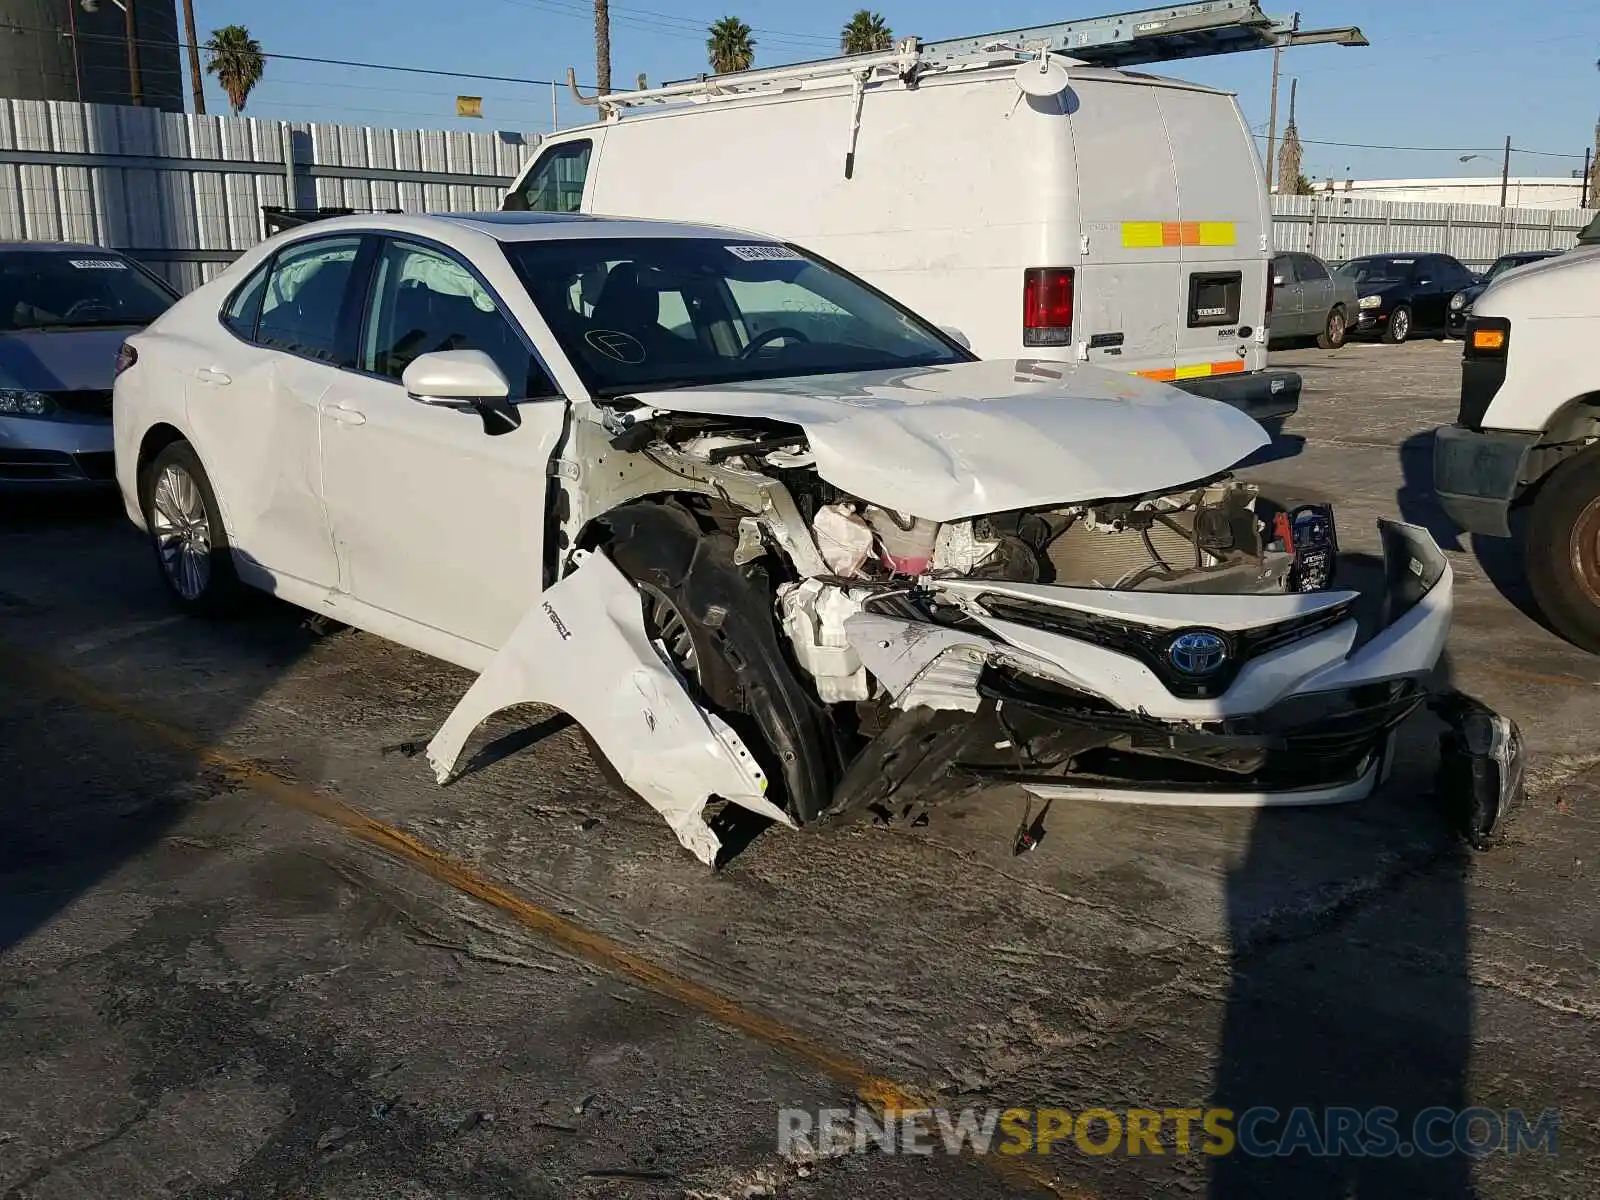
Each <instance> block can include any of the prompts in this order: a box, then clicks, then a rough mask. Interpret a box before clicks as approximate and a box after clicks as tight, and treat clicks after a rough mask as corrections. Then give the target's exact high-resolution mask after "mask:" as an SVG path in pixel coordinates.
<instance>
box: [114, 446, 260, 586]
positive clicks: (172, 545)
mask: <svg viewBox="0 0 1600 1200" xmlns="http://www.w3.org/2000/svg"><path fill="white" fill-rule="evenodd" d="M139 499H140V503H141V505H142V507H143V509H144V521H145V528H147V529H148V530H149V531H150V545H151V549H152V550H154V551H155V557H156V566H157V568H158V569H159V570H160V572H161V579H162V582H163V583H165V584H166V585H167V591H168V592H170V593H171V595H172V598H173V600H175V601H176V602H177V604H178V607H179V608H181V609H183V610H184V611H185V612H187V613H191V614H193V615H195V616H203V617H214V616H221V615H224V614H226V613H229V612H232V611H233V610H234V609H236V608H237V607H238V605H239V602H240V600H242V599H243V597H244V585H243V584H241V583H240V582H239V576H238V575H237V574H236V573H235V571H234V569H233V554H232V551H231V550H230V549H229V547H228V533H227V530H226V529H224V528H223V524H222V510H221V509H220V508H218V507H217V497H216V494H215V493H214V492H213V491H212V490H211V480H210V479H208V478H207V477H206V472H205V468H204V467H202V466H201V465H200V456H199V455H197V454H196V453H195V452H194V447H192V446H191V445H189V443H188V442H174V443H172V445H170V446H168V447H166V449H164V450H162V451H161V453H159V454H157V455H156V457H155V460H154V461H153V462H151V463H150V465H149V467H148V468H146V470H145V472H144V474H143V475H142V476H141V478H140V481H139Z"/></svg>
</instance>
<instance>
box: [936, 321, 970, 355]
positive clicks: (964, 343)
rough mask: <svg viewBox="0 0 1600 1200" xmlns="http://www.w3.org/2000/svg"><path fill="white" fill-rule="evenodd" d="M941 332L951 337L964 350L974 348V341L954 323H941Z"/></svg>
mask: <svg viewBox="0 0 1600 1200" xmlns="http://www.w3.org/2000/svg"><path fill="white" fill-rule="evenodd" d="M939 332H940V333H942V334H944V335H945V337H947V338H949V339H950V340H951V341H952V342H954V343H955V344H956V345H958V346H960V347H961V348H962V349H963V350H971V349H972V343H971V342H970V341H969V340H968V339H967V335H966V334H964V333H962V332H961V330H959V329H957V328H956V327H955V326H954V325H941V326H939Z"/></svg>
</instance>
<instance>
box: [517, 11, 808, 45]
mask: <svg viewBox="0 0 1600 1200" xmlns="http://www.w3.org/2000/svg"><path fill="white" fill-rule="evenodd" d="M501 2H502V3H504V4H509V5H511V6H512V7H513V8H524V9H529V10H534V9H537V10H541V11H545V12H550V13H553V14H556V15H559V16H564V17H571V18H573V19H574V20H584V21H592V20H593V19H594V10H593V9H592V8H590V7H589V6H588V5H586V4H580V3H571V2H563V0H501ZM610 11H611V23H612V24H613V25H620V26H622V27H623V28H625V29H627V28H632V29H640V30H644V31H646V32H650V33H660V34H664V35H665V36H667V37H676V38H682V39H684V40H689V41H701V40H703V39H704V38H705V36H706V33H707V26H706V25H705V24H702V23H701V22H700V21H699V20H697V19H696V18H693V17H682V16H677V15H674V14H671V13H662V12H655V11H652V10H650V9H638V8H621V7H618V6H615V5H613V6H612V8H611V10H610ZM634 14H638V15H634ZM750 32H751V33H755V34H760V35H761V36H760V38H759V39H757V40H758V44H761V45H771V46H775V47H776V48H778V49H784V48H789V49H800V50H806V51H812V50H814V49H815V48H816V47H818V46H824V45H833V44H834V43H835V41H836V39H834V38H831V37H825V36H823V35H821V34H810V33H788V32H785V31H784V30H780V29H766V28H762V27H752V28H751V30H750Z"/></svg>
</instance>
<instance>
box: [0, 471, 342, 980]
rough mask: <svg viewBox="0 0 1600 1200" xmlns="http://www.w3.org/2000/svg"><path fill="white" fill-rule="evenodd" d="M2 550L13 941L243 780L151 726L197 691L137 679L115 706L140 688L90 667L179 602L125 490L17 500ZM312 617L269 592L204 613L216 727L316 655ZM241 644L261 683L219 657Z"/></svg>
mask: <svg viewBox="0 0 1600 1200" xmlns="http://www.w3.org/2000/svg"><path fill="white" fill-rule="evenodd" d="M0 558H3V559H4V560H5V563H6V566H7V571H6V582H5V583H3V584H0V781H3V784H0V792H3V797H4V798H3V800H0V954H4V953H5V952H6V951H7V950H9V949H10V948H11V947H13V946H15V945H17V944H18V943H20V942H21V941H22V940H24V939H25V938H27V937H29V936H30V935H31V934H33V933H34V932H35V931H37V930H38V929H40V928H41V927H42V926H43V925H45V924H46V923H47V922H49V921H50V920H52V919H53V918H54V917H55V916H56V915H57V914H59V913H61V912H62V911H63V910H64V909H66V908H67V907H68V906H70V905H71V904H72V903H73V901H74V900H75V899H76V898H77V897H78V896H80V895H82V894H83V893H85V892H86V891H88V890H89V889H90V888H92V887H93V886H94V885H95V884H96V883H97V882H98V881H100V880H102V879H103V878H105V877H106V876H108V875H110V874H112V873H114V872H115V871H117V870H118V869H119V868H121V867H122V866H124V865H125V864H127V863H129V862H131V861H132V860H134V859H136V858H138V857H139V856H140V855H142V854H144V853H145V852H146V851H147V850H148V849H150V848H151V847H152V846H154V845H155V844H156V843H158V842H159V841H160V840H161V839H162V838H163V837H165V836H166V835H167V834H168V833H169V831H170V830H171V828H172V827H173V825H174V824H175V823H176V822H177V821H178V820H179V819H180V817H181V816H182V815H183V814H184V812H185V811H186V810H187V809H188V808H189V807H190V805H192V804H194V803H196V802H200V801H203V800H204V799H206V798H207V796H208V795H210V794H215V793H216V792H218V791H221V790H225V789H228V788H230V787H231V785H230V784H229V783H228V782H227V781H226V780H224V779H221V778H212V777H211V774H212V773H211V772H209V771H208V770H207V769H206V768H205V767H204V765H203V763H202V762H201V761H200V760H199V746H198V744H196V745H194V746H188V747H185V746H181V745H170V744H161V743H160V742H159V741H153V740H152V739H151V738H150V736H149V733H148V731H147V730H145V729H141V728H139V727H138V720H139V718H141V717H142V718H147V719H151V720H155V721H161V720H163V719H169V713H168V712H166V711H163V709H164V706H165V705H166V704H167V703H168V702H172V703H177V702H179V701H181V700H182V697H177V696H165V697H161V696H151V695H150V694H149V693H147V692H144V691H143V689H142V687H141V684H144V683H145V682H146V681H144V680H142V679H140V678H138V677H136V676H133V677H130V678H128V679H126V680H122V681H119V682H118V683H117V684H115V685H111V686H108V687H107V691H108V692H114V693H116V697H117V698H116V699H111V700H109V701H108V703H109V704H110V705H117V704H118V703H119V702H120V701H121V700H122V699H124V698H125V699H126V703H125V705H124V706H123V710H122V711H119V712H116V713H113V712H110V711H106V706H103V705H97V704H96V703H95V697H92V696H90V695H88V694H87V693H88V691H90V690H92V689H93V686H94V685H90V684H87V683H85V682H83V679H84V677H85V676H91V675H93V674H94V673H95V672H96V670H97V669H100V668H102V667H103V666H104V665H105V663H106V662H107V661H108V660H110V659H112V658H114V657H115V656H117V655H118V654H120V653H122V652H123V650H124V648H125V647H126V646H128V645H132V644H136V639H137V637H138V635H139V632H140V631H141V630H142V629H145V628H147V627H148V626H150V625H151V624H152V623H154V622H161V621H163V620H165V619H169V618H174V617H175V616H176V613H177V610H176V609H175V607H174V606H172V605H171V603H170V602H169V601H168V598H167V595H166V592H165V590H164V588H163V586H162V584H161V581H160V579H159V576H158V573H157V567H156V565H155V564H154V562H153V561H152V558H151V553H150V551H149V549H148V546H147V545H146V544H145V543H144V542H143V539H142V535H139V534H137V532H136V531H134V530H133V529H132V528H131V527H130V526H128V525H127V524H126V518H125V517H124V516H123V514H122V510H121V504H120V501H119V500H118V499H117V498H116V497H115V496H114V495H112V496H106V495H100V494H90V495H72V496H65V495H63V496H25V497H24V496H12V497H10V498H9V499H8V501H7V503H6V505H5V506H4V508H3V510H0ZM33 564H38V565H37V566H35V565H33ZM64 567H65V568H66V570H68V571H70V572H71V574H70V576H68V577H69V578H70V579H71V584H70V586H69V587H68V588H62V587H61V580H62V578H63V576H64V574H65V571H64ZM34 574H37V576H38V578H39V580H40V583H39V585H38V586H37V587H33V586H30V584H31V583H32V578H31V577H32V576H33V575H34ZM8 589H15V590H8ZM303 617H304V614H303V613H300V612H299V611H298V610H295V609H291V608H289V607H288V606H286V605H281V604H276V603H274V602H272V601H270V600H263V601H261V602H259V603H257V604H253V605H251V606H250V608H249V610H248V611H247V614H246V616H245V617H244V618H243V619H241V620H239V621H237V622H228V621H219V622H198V621H197V622H193V626H194V631H193V637H194V640H195V642H196V643H198V645H197V649H198V650H199V654H198V655H197V658H198V659H200V660H201V665H199V666H197V668H196V670H195V672H194V674H193V676H192V679H193V683H194V686H195V687H197V688H201V689H204V692H205V695H206V707H205V722H204V723H205V732H206V734H212V733H215V734H220V733H222V732H224V731H226V730H227V729H228V728H229V727H230V726H231V725H232V724H233V723H234V721H235V720H236V719H237V718H238V717H239V716H240V715H241V714H242V713H243V711H245V710H246V709H247V708H248V707H249V706H250V705H251V704H253V703H254V702H255V701H256V700H257V699H258V698H259V697H260V694H261V693H262V691H263V690H264V689H265V686H266V683H265V681H267V680H271V679H273V678H276V677H277V676H278V675H279V674H281V673H282V672H283V671H284V670H286V669H288V667H289V666H290V665H291V664H292V663H293V662H294V661H295V660H296V659H297V658H299V657H300V656H301V654H303V653H304V652H305V650H306V648H307V646H308V645H309V644H310V643H311V642H312V641H313V640H314V638H315V635H313V634H312V633H310V632H309V631H307V630H306V629H305V628H304V626H303ZM241 656H242V657H248V658H251V659H253V660H255V662H257V663H259V664H261V665H262V666H263V667H265V668H266V669H265V671H264V672H261V673H253V674H251V675H250V676H249V678H250V679H253V680H255V685H254V686H249V685H246V686H242V687H241V686H239V683H238V679H237V678H236V677H232V676H229V677H217V676H216V675H215V674H214V672H213V671H212V670H211V669H209V668H208V667H206V666H205V665H204V661H205V660H208V659H226V658H233V659H237V658H239V657H241ZM63 659H65V660H68V663H67V665H65V666H63V665H62V660H63Z"/></svg>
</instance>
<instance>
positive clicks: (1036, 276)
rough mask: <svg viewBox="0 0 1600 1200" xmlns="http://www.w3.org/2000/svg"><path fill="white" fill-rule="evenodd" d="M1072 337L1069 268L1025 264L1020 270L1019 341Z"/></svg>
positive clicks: (1048, 342)
mask: <svg viewBox="0 0 1600 1200" xmlns="http://www.w3.org/2000/svg"><path fill="white" fill-rule="evenodd" d="M1071 341H1072V268H1071V267H1029V268H1028V269H1027V270H1026V271H1024V272H1023V273H1022V344H1023V345H1024V346H1065V345H1067V344H1069V343H1070V342H1071Z"/></svg>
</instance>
